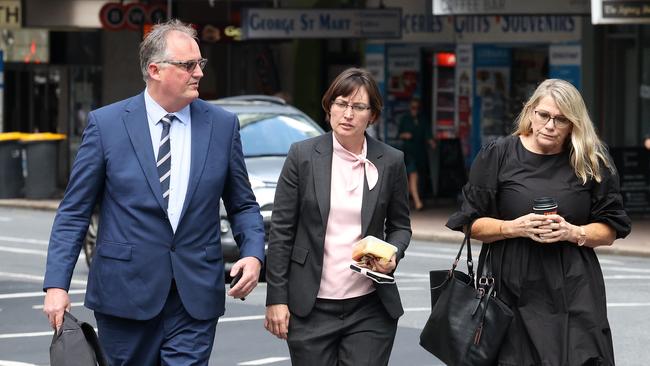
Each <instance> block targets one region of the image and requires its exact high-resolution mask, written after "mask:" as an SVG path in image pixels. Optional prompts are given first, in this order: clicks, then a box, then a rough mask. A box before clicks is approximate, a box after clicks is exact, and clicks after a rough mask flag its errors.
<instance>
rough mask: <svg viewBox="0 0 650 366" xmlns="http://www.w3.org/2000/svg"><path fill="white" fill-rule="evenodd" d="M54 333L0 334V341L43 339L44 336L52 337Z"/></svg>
mask: <svg viewBox="0 0 650 366" xmlns="http://www.w3.org/2000/svg"><path fill="white" fill-rule="evenodd" d="M52 335H54V332H53V331H51V330H49V331H47V332H32V333H7V334H0V339H12V338H31V337H43V336H50V337H51V336H52Z"/></svg>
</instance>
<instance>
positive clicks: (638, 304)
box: [607, 302, 650, 308]
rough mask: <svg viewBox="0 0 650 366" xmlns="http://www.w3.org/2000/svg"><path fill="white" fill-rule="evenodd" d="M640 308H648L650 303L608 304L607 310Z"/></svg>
mask: <svg viewBox="0 0 650 366" xmlns="http://www.w3.org/2000/svg"><path fill="white" fill-rule="evenodd" d="M640 306H650V302H610V303H607V307H608V308H631V307H640Z"/></svg>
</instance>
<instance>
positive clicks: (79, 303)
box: [32, 302, 84, 310]
mask: <svg viewBox="0 0 650 366" xmlns="http://www.w3.org/2000/svg"><path fill="white" fill-rule="evenodd" d="M70 306H72V307H75V306H84V303H83V302H71V303H70ZM32 309H36V310H38V309H43V305H34V306H32Z"/></svg>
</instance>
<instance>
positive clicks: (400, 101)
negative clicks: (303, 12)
mask: <svg viewBox="0 0 650 366" xmlns="http://www.w3.org/2000/svg"><path fill="white" fill-rule="evenodd" d="M386 55H387V58H388V62H387V64H386V65H387V70H386V71H387V72H386V105H385V106H384V111H385V115H386V116H385V120H384V121H385V128H384V131H385V132H384V133H385V134H384V136H386V140H385V141H386V142H387V143H389V144H390V145H393V146H396V147H400V146H401V141H400V140H399V138H398V136H397V135H398V129H399V120H400V118H401V117H402V115H403V114H405V113H408V106H409V101H410V100H411V98H414V97H418V98H419V97H420V96H421V85H420V83H421V81H420V48H419V47H416V46H411V45H390V46H388V47H387V50H386Z"/></svg>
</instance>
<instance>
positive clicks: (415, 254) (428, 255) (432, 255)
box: [405, 250, 479, 263]
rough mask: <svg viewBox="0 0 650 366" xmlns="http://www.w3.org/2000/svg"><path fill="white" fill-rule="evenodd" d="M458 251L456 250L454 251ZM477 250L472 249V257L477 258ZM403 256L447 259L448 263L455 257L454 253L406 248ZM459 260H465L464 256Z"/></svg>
mask: <svg viewBox="0 0 650 366" xmlns="http://www.w3.org/2000/svg"><path fill="white" fill-rule="evenodd" d="M456 253H458V251H456ZM463 253H467V251H466V250H464V251H463ZM478 255H479V252H474V251H472V258H474V257H476V258H478ZM405 257H406V258H408V257H418V258H438V259H448V260H449V263H451V262H453V261H454V259H455V258H456V256H455V255H453V254H435V253H423V252H409V251H408V250H407V251H406V254H405ZM460 258H461V260H463V261H464V260H465V257H460Z"/></svg>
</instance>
